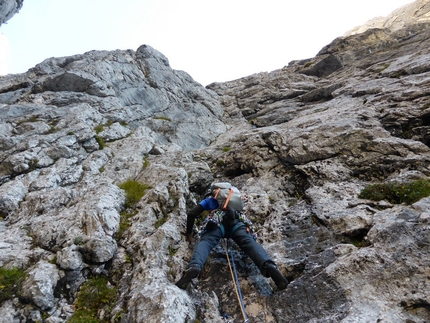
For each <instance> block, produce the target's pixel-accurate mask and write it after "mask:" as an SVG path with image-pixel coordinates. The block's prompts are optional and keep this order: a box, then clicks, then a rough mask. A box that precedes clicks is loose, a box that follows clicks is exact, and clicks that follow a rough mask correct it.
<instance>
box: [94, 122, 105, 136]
mask: <svg viewBox="0 0 430 323" xmlns="http://www.w3.org/2000/svg"><path fill="white" fill-rule="evenodd" d="M103 130H105V126H104V125H103V124H99V125H98V126H95V127H94V131H95V132H96V134H99V133H100V132H102V131H103Z"/></svg>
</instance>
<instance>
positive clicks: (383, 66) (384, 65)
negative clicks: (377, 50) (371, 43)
mask: <svg viewBox="0 0 430 323" xmlns="http://www.w3.org/2000/svg"><path fill="white" fill-rule="evenodd" d="M389 66H390V64H388V63H383V64H381V65H380V66H379V69H378V71H377V72H378V73H381V72H382V71H383V70H385V69H387V68H388V67H389Z"/></svg>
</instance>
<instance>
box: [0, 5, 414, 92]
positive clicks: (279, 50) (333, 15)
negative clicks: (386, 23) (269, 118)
mask: <svg viewBox="0 0 430 323" xmlns="http://www.w3.org/2000/svg"><path fill="white" fill-rule="evenodd" d="M411 2H413V1H412V0H265V1H262V0H259V1H257V0H121V1H120V0H24V6H23V8H22V9H21V10H20V12H19V13H18V14H16V15H15V16H14V17H13V18H12V19H11V20H9V21H8V22H7V23H5V24H3V25H2V26H1V27H0V33H2V34H3V35H2V34H0V75H4V74H7V73H22V72H26V71H27V70H28V69H29V68H31V67H33V66H35V65H36V64H38V63H40V62H42V61H43V60H44V59H46V58H49V57H61V56H70V55H74V54H81V53H84V52H87V51H90V50H94V49H96V50H114V49H133V50H136V49H137V48H138V47H139V46H140V45H142V44H148V45H150V46H152V47H154V48H155V49H157V50H158V51H160V52H161V53H163V54H164V55H165V56H166V57H167V58H168V59H169V62H170V65H171V67H172V68H174V69H178V70H184V71H186V72H188V73H189V74H190V75H191V76H192V77H193V78H194V79H195V80H196V81H197V82H199V83H201V84H203V85H207V84H209V83H211V82H223V81H228V80H233V79H237V78H240V77H244V76H247V75H250V74H253V73H258V72H264V71H272V70H275V69H279V68H282V67H284V66H285V65H288V63H289V62H290V61H292V60H296V59H305V58H310V57H313V56H315V55H316V54H317V53H318V52H319V50H320V49H321V48H322V47H324V46H325V45H327V44H329V43H330V42H331V41H332V40H334V39H335V38H336V37H339V36H342V35H343V34H344V33H345V32H347V31H348V30H350V29H352V28H354V27H356V26H358V25H362V24H364V23H365V22H367V21H368V20H370V19H372V18H375V17H377V16H387V15H388V14H390V13H391V12H392V11H393V10H395V9H397V8H399V7H401V6H403V5H405V4H408V3H411Z"/></svg>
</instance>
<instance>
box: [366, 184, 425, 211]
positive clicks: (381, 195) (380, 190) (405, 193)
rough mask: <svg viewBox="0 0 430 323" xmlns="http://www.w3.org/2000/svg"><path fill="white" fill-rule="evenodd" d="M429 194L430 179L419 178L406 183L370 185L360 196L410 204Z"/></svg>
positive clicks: (374, 199)
mask: <svg viewBox="0 0 430 323" xmlns="http://www.w3.org/2000/svg"><path fill="white" fill-rule="evenodd" d="M429 195H430V180H426V179H419V180H416V181H413V182H405V183H398V182H394V183H382V184H373V185H369V186H367V187H366V188H364V189H363V190H362V191H361V193H360V194H359V195H358V197H359V198H362V199H368V200H372V201H381V200H386V201H388V202H390V203H393V204H401V203H406V204H408V205H410V204H413V203H415V202H417V201H418V200H420V199H422V198H423V197H427V196H429Z"/></svg>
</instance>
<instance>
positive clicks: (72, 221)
mask: <svg viewBox="0 0 430 323" xmlns="http://www.w3.org/2000/svg"><path fill="white" fill-rule="evenodd" d="M414 8H415V9H414ZM417 8H419V10H418V9H417ZM402 12H403V14H402V15H397V18H396V19H397V20H399V19H401V20H402V21H404V22H405V23H404V24H403V25H402V26H401V28H395V29H390V28H373V29H366V30H365V31H364V32H362V33H358V34H351V35H349V36H345V37H339V38H337V39H335V40H334V41H333V42H332V43H331V44H328V45H327V46H325V47H324V48H323V49H322V50H321V51H320V52H319V54H318V55H317V56H316V57H314V58H311V59H307V60H301V61H294V62H291V63H290V64H289V65H288V66H286V67H284V68H282V69H279V70H276V71H272V72H270V73H258V74H254V75H250V76H247V77H244V78H241V79H238V80H234V81H231V82H225V83H213V84H211V85H209V86H208V87H207V88H204V87H202V86H201V85H200V84H198V83H196V82H195V81H193V80H192V78H191V77H190V76H189V75H188V74H187V73H185V72H182V71H176V70H173V69H171V68H170V66H169V62H168V59H167V58H166V57H165V56H164V55H163V54H161V53H159V52H158V51H156V50H155V49H153V48H152V47H150V46H148V45H143V46H141V47H140V48H138V49H137V50H136V51H133V50H127V51H119V50H118V51H110V52H108V51H92V52H88V53H85V54H82V55H75V56H70V57H62V58H51V59H47V60H45V61H44V62H42V63H40V64H38V65H36V66H35V67H34V68H32V69H30V70H29V71H28V72H26V73H23V74H15V75H7V76H4V77H1V78H0V161H1V164H0V184H1V186H0V216H1V217H2V218H1V221H0V232H1V235H0V250H1V252H0V267H1V269H2V275H3V277H6V276H7V275H10V276H12V275H11V273H12V272H13V273H15V276H17V277H18V278H17V279H16V280H14V283H13V284H11V286H9V285H6V284H5V281H6V280H4V281H3V283H2V284H3V285H2V289H1V290H0V292H1V294H0V296H1V297H0V301H1V304H0V322H66V321H70V322H82V321H85V317H86V318H87V319H86V320H87V321H88V317H89V316H91V315H94V316H95V317H97V320H96V319H94V322H96V321H97V322H123V323H125V322H224V319H223V317H222V315H223V314H224V313H226V314H228V315H229V316H230V317H231V318H232V319H233V320H234V322H240V321H242V314H241V310H240V307H239V303H238V301H237V299H236V295H235V293H234V289H233V285H232V281H231V276H230V271H229V268H228V266H227V260H226V255H225V251H224V250H223V248H222V246H219V247H217V248H215V249H214V250H213V252H212V254H211V256H210V258H209V259H208V261H207V263H206V266H205V268H204V270H203V271H202V273H201V275H200V277H199V278H198V279H195V280H194V281H193V282H192V284H191V286H189V288H188V289H187V290H186V291H184V290H180V289H179V288H177V287H176V286H175V284H174V283H175V282H176V281H177V279H178V278H179V277H180V276H181V274H182V271H183V270H184V269H185V267H186V265H187V263H188V261H189V259H190V257H191V254H192V248H193V245H190V244H189V243H188V242H186V240H185V236H184V231H185V223H186V213H187V211H188V210H189V209H190V208H191V207H192V206H194V205H195V204H196V203H197V202H198V201H199V200H200V199H201V198H202V196H203V195H204V193H205V192H206V190H207V188H208V187H209V185H210V183H212V182H213V181H230V182H232V183H233V184H234V185H236V186H237V187H238V188H239V189H240V190H241V191H242V192H243V193H244V194H245V196H246V200H247V202H246V206H245V211H246V214H247V216H248V217H249V218H250V219H251V220H252V221H253V223H254V229H255V232H256V233H257V236H258V241H259V242H260V243H261V244H262V245H263V246H264V248H265V249H266V250H267V251H268V253H269V254H270V255H271V256H272V258H273V259H274V260H275V261H276V263H277V265H278V266H279V268H280V270H281V271H282V272H283V273H284V275H285V276H286V277H287V278H288V279H289V281H290V284H289V285H288V287H287V288H286V289H285V290H283V291H276V288H275V285H274V284H273V282H272V281H271V280H269V279H267V278H265V277H263V276H262V275H261V274H260V273H259V270H258V269H257V268H256V267H255V265H254V264H253V263H252V261H251V260H250V259H249V258H248V257H247V256H246V255H245V254H243V253H242V252H241V251H240V249H238V248H237V247H236V246H235V245H233V246H232V247H231V250H232V252H233V254H234V259H235V264H236V267H237V271H238V276H239V280H240V284H241V289H242V294H243V299H244V303H245V306H246V311H247V314H248V316H249V319H250V322H296V323H297V322H299V323H300V322H320V323H322V322H327V323H328V322H345V323H346V322H348V323H353V322H357V323H358V322H385V323H388V322H389V323H397V322H398V323H400V322H410V323H412V322H416V323H418V322H426V321H430V279H429V277H430V272H429V268H430V260H429V259H430V251H429V244H430V232H429V228H430V212H429V207H430V197H426V196H427V195H429V192H430V191H429V189H430V185H429V182H428V180H429V179H428V176H429V173H430V169H429V161H430V148H429V144H430V96H429V93H430V63H429V62H430V50H429V48H430V40H429V39H430V37H429V36H430V28H429V22H428V21H427V20H423V19H422V17H428V16H429V12H430V4H429V3H428V1H423V0H419V1H416V2H414V3H412V4H410V5H409V6H408V7H407V8H406V9H403V11H402ZM417 12H419V17H421V18H419V19H418V18H417V16H416V15H415V14H414V13H417ZM374 184H379V186H376V187H375V186H371V187H370V188H373V191H372V190H371V189H369V185H374ZM364 189H367V192H369V191H370V193H372V194H367V195H366V194H363V190H364ZM365 192H366V190H365ZM378 196H379V198H377V197H378ZM0 276H1V275H0ZM0 285H1V284H0ZM7 291H10V293H9V294H6V292H7ZM85 315H88V316H85ZM80 316H81V317H82V318H80ZM88 322H89V321H88Z"/></svg>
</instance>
